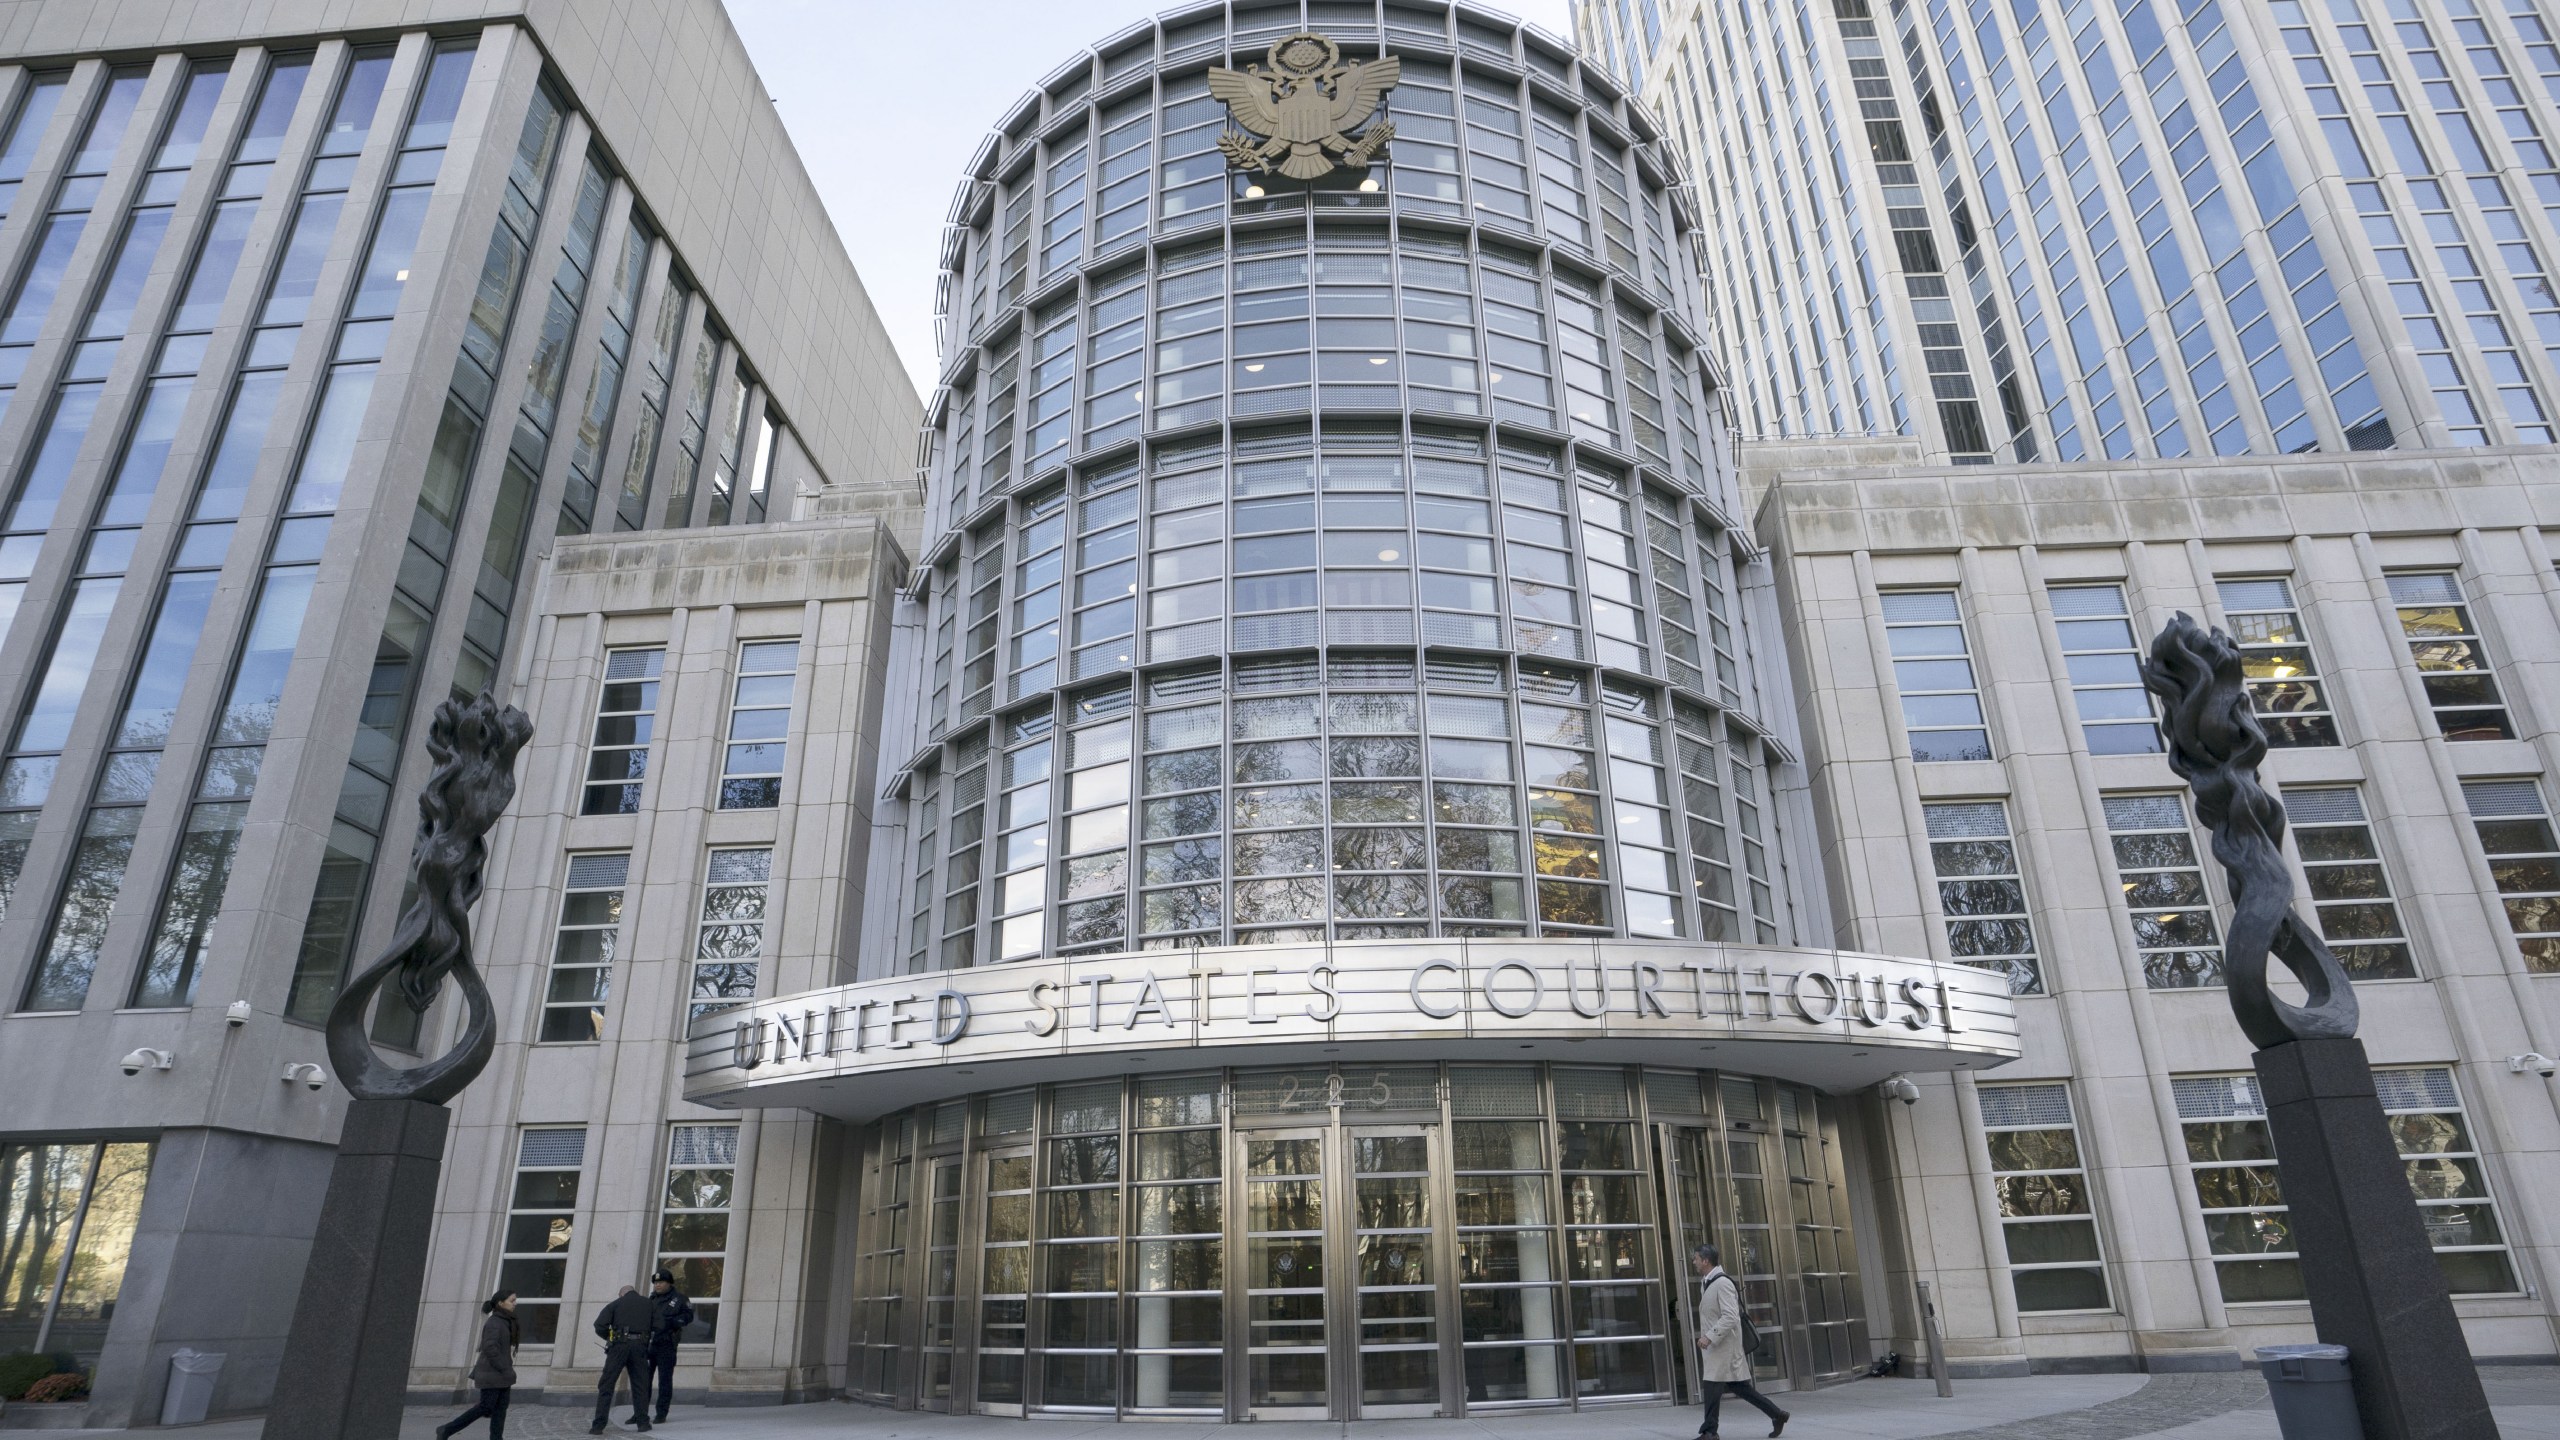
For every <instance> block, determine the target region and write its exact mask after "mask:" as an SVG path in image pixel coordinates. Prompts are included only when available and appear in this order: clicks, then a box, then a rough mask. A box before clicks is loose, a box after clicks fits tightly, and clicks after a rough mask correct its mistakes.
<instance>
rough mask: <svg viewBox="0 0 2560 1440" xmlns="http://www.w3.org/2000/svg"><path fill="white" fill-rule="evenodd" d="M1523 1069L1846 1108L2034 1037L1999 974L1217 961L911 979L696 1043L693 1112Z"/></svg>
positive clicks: (1597, 948) (1517, 951) (1741, 952)
mask: <svg viewBox="0 0 2560 1440" xmlns="http://www.w3.org/2000/svg"><path fill="white" fill-rule="evenodd" d="M1416 1045H1420V1046H1422V1047H1424V1048H1423V1049H1421V1050H1416V1049H1414V1048H1412V1047H1414V1046H1416ZM1567 1047H1574V1048H1567ZM1581 1047H1597V1048H1596V1049H1592V1050H1590V1051H1589V1052H1588V1053H1587V1054H1586V1053H1585V1051H1584V1050H1583V1049H1582V1048H1581ZM1523 1049H1529V1050H1532V1051H1546V1052H1548V1053H1550V1054H1552V1055H1556V1056H1565V1055H1575V1056H1582V1057H1583V1058H1588V1059H1591V1060H1595V1061H1597V1060H1606V1061H1609V1062H1612V1063H1656V1064H1666V1065H1681V1066H1688V1067H1697V1066H1701V1065H1714V1066H1718V1067H1730V1068H1735V1069H1748V1070H1752V1071H1754V1072H1756V1073H1761V1074H1768V1075H1774V1076H1779V1077H1782V1078H1789V1079H1796V1080H1801V1081H1803V1082H1805V1083H1808V1084H1814V1085H1818V1086H1821V1087H1823V1088H1825V1089H1834V1090H1837V1089H1846V1088H1852V1087H1854V1086H1857V1085H1861V1084H1871V1083H1873V1082H1874V1081H1876V1080H1878V1079H1881V1078H1883V1077H1885V1076H1886V1075H1889V1074H1892V1073H1894V1072H1897V1071H1910V1070H1946V1069H1957V1068H1977V1069H1978V1068H1986V1067H1989V1066H1993V1065H1998V1064H2000V1063H2003V1062H2004V1061H2007V1060H2011V1059H2014V1058H2016V1057H2017V1055H2018V1030H2017V1016H2016V1012H2015V1010H2014V1008H2013V1006H2012V1005H2011V1002H2010V998H2009V993H2008V987H2007V983H2006V980H2005V978H2004V977H2002V976H2000V975H1998V974H1994V973H1991V972H1988V971H1983V970H1977V969H1973V968H1971V967H1968V966H1962V965H1950V964H1941V963H1938V962H1935V961H1927V960H1906V959H1897V958H1893V957H1888V956H1880V955H1861V954H1853V953H1848V952H1842V951H1832V950H1811V949H1793V948H1783V947H1774V946H1746V945H1661V944H1651V943H1646V942H1642V941H1617V942H1607V941H1603V942H1598V943H1590V944H1579V943H1573V942H1555V941H1526V942H1499V943H1497V942H1485V941H1447V942H1439V943H1398V942H1344V943H1335V944H1330V945H1293V946H1252V947H1222V948H1216V949H1211V948H1205V947H1204V948H1201V949H1197V950H1158V951H1144V952H1139V953H1134V954H1118V955H1108V956H1087V957H1081V958H1078V959H1072V960H1035V961H1026V962H1022V963H1017V964H1010V965H1000V966H989V967H981V968H976V969H969V970H956V971H949V972H944V973H941V974H936V975H926V976H901V977H896V978H892V979H887V980H872V981H865V982H862V983H860V984H854V985H843V986H836V987H833V988H830V989H826V990H816V991H809V992H806V993H803V994H798V995H786V996H779V997H776V998H774V999H770V1000H762V1001H757V1002H755V1003H753V1004H750V1005H744V1006H740V1007H737V1008H735V1009H729V1010H722V1011H718V1012H715V1013H712V1014H708V1015H705V1016H703V1017H702V1018H701V1019H700V1020H698V1021H696V1022H695V1024H694V1027H693V1032H692V1037H691V1042H690V1047H689V1055H688V1063H687V1066H686V1077H685V1094H686V1098H687V1099H689V1100H693V1101H696V1102H698V1103H705V1104H711V1105H719V1106H736V1105H757V1106H767V1105H804V1106H807V1107H808V1108H810V1109H813V1110H818V1111H822V1112H824V1113H829V1114H838V1115H844V1116H847V1117H855V1118H859V1117H867V1116H871V1115H876V1114H880V1113H882V1112H884V1111H887V1110H890V1109H894V1108H896V1107H898V1106H900V1105H904V1104H908V1103H912V1102H914V1101H915V1100H918V1099H921V1098H927V1097H930V1096H932V1095H935V1094H941V1093H949V1092H951V1091H955V1090H982V1089H991V1088H999V1087H1002V1086H1005V1085H1010V1084H1019V1083H1030V1082H1032V1081H1038V1080H1054V1079H1063V1078H1073V1077H1076V1076H1082V1075H1091V1074H1108V1073H1117V1072H1118V1071H1120V1070H1122V1069H1125V1068H1128V1067H1130V1066H1132V1065H1140V1066H1146V1067H1151V1068H1172V1067H1175V1066H1188V1065H1225V1064H1266V1063H1276V1062H1279V1061H1283V1060H1288V1059H1292V1058H1297V1056H1298V1055H1300V1054H1304V1055H1310V1056H1315V1055H1335V1056H1340V1057H1345V1058H1347V1059H1353V1060H1356V1059H1359V1058H1362V1057H1363V1056H1364V1055H1370V1054H1376V1055H1384V1054H1387V1053H1389V1052H1390V1051H1400V1052H1401V1053H1402V1054H1403V1055H1405V1056H1407V1057H1411V1056H1413V1055H1416V1054H1430V1055H1434V1056H1438V1057H1463V1056H1469V1055H1482V1056H1488V1057H1490V1056H1497V1055H1499V1056H1508V1057H1515V1058H1516V1057H1518V1056H1519V1055H1520V1052H1521V1051H1522V1050H1523ZM857 1081H858V1083H855V1082H857ZM839 1082H845V1083H839Z"/></svg>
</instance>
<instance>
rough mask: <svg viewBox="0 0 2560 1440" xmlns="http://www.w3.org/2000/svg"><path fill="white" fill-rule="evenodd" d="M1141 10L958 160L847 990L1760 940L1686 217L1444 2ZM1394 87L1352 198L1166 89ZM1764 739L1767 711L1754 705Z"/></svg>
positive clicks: (1649, 137) (1639, 149) (1725, 549)
mask: <svg viewBox="0 0 2560 1440" xmlns="http://www.w3.org/2000/svg"><path fill="white" fill-rule="evenodd" d="M1313 8H1314V12H1315V13H1313V14H1307V13H1302V11H1301V9H1300V7H1299V6H1297V5H1284V6H1261V7H1246V6H1241V5H1239V6H1234V7H1232V8H1231V9H1230V8H1229V7H1213V8H1209V9H1197V10H1190V11H1182V12H1176V13H1174V14H1172V15H1169V16H1167V17H1165V18H1163V19H1162V20H1160V21H1157V22H1153V23H1150V24H1148V25H1146V26H1143V27H1140V28H1139V29H1138V30H1136V31H1133V32H1130V33H1129V34H1127V35H1124V36H1123V37H1121V38H1119V39H1117V40H1114V41H1111V42H1107V43H1106V44H1105V45H1104V46H1102V47H1101V48H1100V49H1098V50H1097V51H1096V52H1095V53H1093V54H1090V55H1088V56H1086V57H1084V58H1082V59H1080V60H1078V61H1076V62H1075V63H1073V64H1072V65H1070V66H1068V67H1067V68H1065V69H1064V70H1062V71H1060V72H1059V73H1058V74H1057V75H1055V76H1053V77H1052V78H1051V79H1050V81H1049V82H1048V83H1047V84H1046V85H1045V86H1044V87H1043V88H1042V90H1041V91H1040V92H1038V93H1036V94H1035V95H1033V96H1032V97H1030V98H1028V99H1027V100H1026V101H1025V102H1024V104H1023V105H1022V106H1021V107H1019V108H1018V110H1017V111H1016V113H1015V114H1014V115H1012V116H1011V117H1009V118H1008V119H1007V120H1006V121H1005V123H1004V124H1003V125H1002V126H1001V127H1000V128H999V130H998V133H997V134H996V135H995V136H993V137H991V138H990V140H989V141H988V142H987V144H986V145H985V146H984V147H983V148H982V149H981V151H980V152H979V156H978V159H977V162H976V163H975V165H974V166H973V174H972V178H971V179H970V180H969V181H968V183H966V184H965V185H964V186H963V188H962V191H961V194H960V196H959V199H958V201H957V202H956V203H955V206H954V211H953V223H952V227H951V230H950V234H949V241H948V244H947V246H946V267H945V271H944V276H943V285H942V292H941V294H942V299H943V305H944V311H945V313H944V317H943V323H944V331H943V333H944V346H945V349H944V355H945V364H944V372H943V373H944V383H943V386H942V388H941V390H940V392H939V393H938V394H937V396H936V399H935V401H934V404H933V406H932V408H931V411H930V414H929V418H928V440H927V446H926V465H927V469H928V477H927V478H928V492H929V505H930V507H931V509H930V519H929V523H928V530H929V536H930V538H929V539H928V541H927V544H926V553H925V557H924V560H923V562H922V563H921V565H920V566H919V573H918V574H917V576H916V577H915V579H914V580H913V582H912V585H911V591H910V593H911V594H912V595H914V596H915V597H916V598H917V601H918V605H919V611H918V612H917V619H918V624H917V626H916V628H915V629H914V630H913V631H912V632H911V634H910V641H911V643H912V645H913V647H914V648H912V649H911V650H910V651H909V653H910V654H911V655H913V656H914V657H915V659H914V661H913V666H914V668H913V670H912V671H911V672H910V673H915V674H918V675H919V676H920V684H919V687H918V693H917V695H916V698H915V701H914V705H915V709H914V711H913V714H912V720H911V724H910V727H909V729H908V730H907V733H905V734H904V735H898V734H897V733H896V732H895V730H894V729H893V738H892V740H891V742H890V744H889V746H888V747H887V748H888V749H889V750H890V751H891V752H892V753H898V754H903V755H905V756H906V757H907V760H906V765H905V768H904V770H903V771H902V772H901V775H900V779H899V782H898V784H899V788H897V789H896V790H894V791H893V794H894V795H896V796H897V797H899V798H902V799H903V800H904V802H905V833H904V844H903V846H902V847H901V853H900V854H899V855H898V857H897V859H896V861H895V865H896V874H895V876H894V880H893V882H892V883H894V885H895V886H896V888H898V889H899V890H901V891H903V893H904V894H905V896H906V904H905V905H904V907H903V911H902V914H901V918H900V921H899V923H898V924H897V926H896V934H895V936H894V938H891V937H888V936H886V935H875V941H876V942H877V943H875V944H874V945H873V946H872V947H871V949H872V952H873V953H871V954H870V955H869V956H868V957H867V959H866V962H865V966H864V968H865V971H866V972H867V973H870V974H884V973H892V972H894V971H896V970H901V969H903V970H906V971H910V972H922V971H931V970H938V969H947V968H956V967H962V966H970V965H984V964H991V963H1000V962H1003V961H1007V960H1015V959H1021V958H1026V957H1031V956H1042V955H1060V954H1080V953H1088V952H1091V953H1110V952H1116V951H1126V950H1139V949H1151V948H1162V947H1171V946H1190V945H1194V944H1226V943H1238V944H1252V943H1267V942H1302V941H1321V940H1327V939H1333V940H1344V939H1394V938H1405V937H1412V938H1420V937H1425V936H1438V937H1455V936H1466V937H1505V938H1508V937H1517V938H1524V939H1525V938H1529V937H1537V936H1582V937H1591V936H1639V937H1647V938H1659V939H1664V940H1672V941H1677V940H1716V939H1734V940H1744V941H1753V942H1761V943H1786V942H1790V941H1792V940H1794V939H1795V938H1796V927H1795V924H1794V923H1793V921H1792V920H1791V919H1790V913H1789V912H1790V904H1791V902H1790V899H1789V895H1788V890H1787V886H1786V884H1785V880H1784V876H1783V874H1782V866H1781V864H1780V861H1779V859H1778V856H1779V847H1778V844H1777V836H1776V834H1775V823H1776V822H1775V817H1774V812H1773V808H1772V805H1771V794H1770V784H1769V778H1768V767H1769V764H1770V763H1771V761H1772V759H1773V757H1775V756H1776V755H1777V754H1778V753H1780V750H1779V747H1778V746H1777V745H1775V744H1773V743H1772V733H1773V732H1772V726H1771V723H1770V721H1769V720H1768V719H1767V718H1765V717H1764V715H1763V712H1762V696H1761V695H1760V694H1759V692H1758V689H1757V683H1756V679H1755V675H1754V672H1753V668H1752V665H1751V663H1750V648H1751V642H1750V637H1749V631H1748V626H1747V624H1746V622H1745V620H1744V618H1743V617H1744V610H1745V608H1746V607H1745V605H1744V603H1743V597H1744V596H1745V595H1746V594H1747V593H1749V592H1750V591H1751V590H1752V588H1753V587H1754V586H1756V585H1757V584H1759V583H1761V581H1760V576H1762V575H1765V571H1757V570H1755V567H1756V566H1757V563H1758V562H1757V560H1756V551H1755V550H1754V549H1753V547H1752V546H1751V544H1750V542H1749V541H1748V539H1747V538H1746V537H1745V535H1744V533H1743V531H1742V529H1741V528H1740V516H1739V508H1740V499H1739V495H1738V493H1737V491H1736V488H1735V486H1734V482H1733V479H1732V470H1731V466H1730V464H1729V461H1728V457H1727V456H1726V454H1725V453H1724V446H1725V436H1726V434H1727V432H1728V429H1729V426H1728V421H1727V420H1726V418H1725V411H1724V407H1723V399H1722V396H1721V394H1720V393H1719V391H1718V390H1717V388H1716V384H1715V379H1714V376H1713V374H1712V372H1711V371H1710V370H1709V369H1708V368H1707V367H1706V365H1705V364H1704V363H1703V361H1702V358H1701V355H1700V351H1699V348H1698V346H1699V341H1698V330H1697V326H1696V323H1695V321H1694V319H1693V315H1694V303H1695V296H1696V294H1697V291H1698V283H1697V277H1696V274H1695V271H1694V268H1693V262H1692V258H1691V257H1692V249H1691V245H1690V231H1691V226H1692V221H1691V217H1690V215H1689V213H1688V211H1687V210H1686V209H1685V203H1686V202H1685V201H1684V200H1682V199H1680V198H1678V197H1676V196H1675V195H1674V193H1673V192H1672V191H1671V190H1670V189H1669V188H1668V187H1667V184H1666V177H1667V176H1668V174H1669V173H1670V172H1669V170H1668V167H1667V165H1666V163H1665V160H1664V157H1663V156H1662V154H1661V153H1660V147H1659V145H1658V143H1657V139H1656V136H1655V133H1654V131H1653V130H1652V128H1651V126H1650V124H1649V122H1648V121H1647V120H1646V119H1645V118H1644V117H1643V116H1642V115H1641V114H1640V113H1639V112H1638V111H1636V110H1635V109H1634V108H1633V107H1631V106H1630V105H1629V104H1628V102H1627V101H1626V100H1625V98H1624V97H1623V95H1622V93H1621V92H1620V91H1619V89H1618V88H1617V86H1616V85H1615V83H1614V82H1612V81H1611V80H1609V79H1608V78H1607V77H1606V76H1605V75H1603V74H1600V73H1598V72H1596V71H1593V72H1585V71H1584V70H1582V69H1581V68H1580V67H1579V66H1578V65H1577V64H1576V63H1575V62H1574V61H1573V60H1572V59H1570V58H1569V57H1568V56H1567V55H1566V54H1565V53H1563V52H1561V51H1559V50H1551V49H1550V48H1548V42H1546V41H1545V40H1543V39H1541V38H1539V37H1537V36H1535V35H1531V34H1528V33H1525V32H1522V31H1520V30H1518V29H1517V28H1516V27H1515V26H1514V25H1513V24H1512V23H1511V22H1509V21H1505V20H1497V19H1496V18H1494V17H1491V16H1485V15H1480V14H1476V13H1474V12H1469V11H1464V10H1458V11H1442V10H1439V9H1436V8H1424V7H1408V6H1404V5H1399V4H1392V3H1390V4H1386V5H1384V6H1383V7H1372V6H1370V5H1366V4H1352V5H1339V4H1322V5H1317V6H1315V7H1313ZM1301 29H1312V30H1316V31H1319V32H1321V33H1322V34H1324V35H1325V36H1326V37H1328V38H1330V39H1332V40H1334V41H1336V42H1338V43H1339V44H1340V45H1341V46H1342V47H1343V51H1344V53H1345V55H1346V57H1347V58H1349V59H1352V60H1359V59H1364V58H1374V57H1376V56H1378V55H1379V54H1381V53H1385V54H1391V55H1394V56H1395V57H1397V59H1398V62H1399V65H1400V69H1401V77H1400V80H1399V82H1398V83H1397V84H1396V85H1395V87H1394V88H1393V89H1391V90H1390V91H1388V92H1387V96H1386V99H1385V102H1384V104H1383V106H1382V108H1381V111H1380V116H1381V117H1383V118H1384V119H1386V120H1389V121H1392V123H1393V124H1394V126H1395V131H1394V138H1393V141H1392V143H1390V144H1389V145H1388V146H1387V147H1386V151H1385V153H1384V154H1383V155H1382V156H1380V157H1379V158H1378V159H1377V160H1376V162H1375V163H1374V164H1372V165H1370V166H1369V167H1368V168H1367V169H1366V170H1365V171H1358V170H1344V171H1338V172H1336V173H1335V174H1334V175H1332V176H1329V177H1325V178H1322V179H1319V180H1317V181H1314V182H1307V183H1301V182H1295V181H1287V180H1283V179H1281V178H1279V177H1278V176H1276V175H1273V176H1268V177H1264V176H1257V175H1253V174H1249V173H1247V172H1243V171H1233V170H1230V169H1229V168H1228V162H1227V158H1226V156H1225V154H1224V153H1222V152H1221V151H1220V150H1219V149H1218V148H1217V139H1218V137H1219V135H1220V134H1222V133H1224V132H1226V131H1227V130H1228V129H1229V128H1230V127H1231V125H1232V123H1233V122H1232V121H1231V120H1230V118H1229V116H1228V115H1227V112H1226V107H1225V106H1224V105H1222V104H1221V103H1219V102H1217V101H1215V100H1213V99H1211V98H1210V97H1209V94H1208V88H1207V87H1208V72H1209V70H1210V69H1211V68H1212V67H1213V66H1220V65H1233V66H1238V67H1242V66H1245V65H1247V64H1251V63H1255V62H1258V61H1261V60H1263V59H1264V57H1265V54H1266V52H1267V51H1268V50H1269V49H1270V47H1271V45H1272V42H1274V41H1276V40H1278V39H1280V38H1282V37H1284V36H1286V35H1288V34H1291V33H1293V32H1296V31H1299V30H1301ZM1780 703H1781V704H1783V701H1781V702H1780Z"/></svg>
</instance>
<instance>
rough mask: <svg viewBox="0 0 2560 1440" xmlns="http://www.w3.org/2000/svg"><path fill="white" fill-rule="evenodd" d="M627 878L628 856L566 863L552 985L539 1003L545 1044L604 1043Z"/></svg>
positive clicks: (583, 857)
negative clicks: (623, 893)
mask: <svg viewBox="0 0 2560 1440" xmlns="http://www.w3.org/2000/svg"><path fill="white" fill-rule="evenodd" d="M630 873H631V854H630V852H629V851H616V852H614V853H612V854H609V855H572V856H570V857H569V881H568V884H567V885H566V886H565V887H564V888H563V893H562V894H561V896H560V929H559V938H558V939H556V940H555V941H553V942H552V949H551V985H550V988H549V989H548V990H546V991H545V992H544V993H543V997H542V1038H543V1039H545V1040H601V1039H603V1038H604V1002H605V1000H606V998H607V997H608V996H610V995H611V994H612V993H613V960H614V955H615V953H616V952H617V951H618V950H619V949H620V948H621V946H620V940H621V936H622V889H623V883H624V881H626V880H627V879H628V878H629V877H630Z"/></svg>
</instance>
